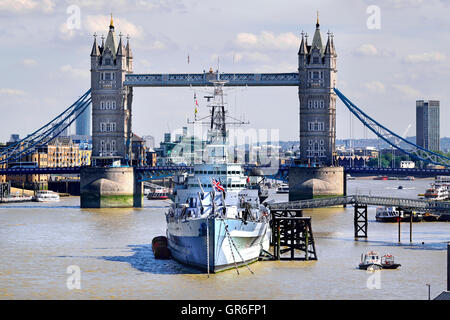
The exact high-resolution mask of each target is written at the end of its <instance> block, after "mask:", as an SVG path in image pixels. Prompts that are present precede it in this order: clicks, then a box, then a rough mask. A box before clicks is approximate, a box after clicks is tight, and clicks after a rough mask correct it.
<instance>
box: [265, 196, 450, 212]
mask: <svg viewBox="0 0 450 320" xmlns="http://www.w3.org/2000/svg"><path fill="white" fill-rule="evenodd" d="M268 205H269V207H270V209H272V210H292V209H311V208H325V207H332V206H341V205H363V206H388V207H391V206H392V207H400V208H402V209H407V210H415V211H419V212H430V213H436V214H450V202H448V201H446V202H442V201H432V200H420V199H404V198H389V197H376V196H367V195H350V196H343V197H330V198H320V199H311V200H299V201H290V202H280V203H271V204H268Z"/></svg>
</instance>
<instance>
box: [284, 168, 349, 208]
mask: <svg viewBox="0 0 450 320" xmlns="http://www.w3.org/2000/svg"><path fill="white" fill-rule="evenodd" d="M344 178H345V177H344V168H343V167H290V168H289V201H297V200H306V199H316V198H324V197H340V196H343V195H344V194H345V193H346V192H345V180H344Z"/></svg>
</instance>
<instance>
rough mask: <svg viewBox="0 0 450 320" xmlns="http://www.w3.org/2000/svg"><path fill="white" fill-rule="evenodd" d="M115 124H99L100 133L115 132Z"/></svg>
mask: <svg viewBox="0 0 450 320" xmlns="http://www.w3.org/2000/svg"><path fill="white" fill-rule="evenodd" d="M116 127H117V126H116V123H115V122H101V123H100V132H115V131H116Z"/></svg>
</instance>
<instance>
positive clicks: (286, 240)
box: [263, 209, 317, 261]
mask: <svg viewBox="0 0 450 320" xmlns="http://www.w3.org/2000/svg"><path fill="white" fill-rule="evenodd" d="M271 227H272V238H271V245H272V246H273V254H271V253H268V252H265V253H266V255H265V256H264V258H263V260H300V261H307V260H317V254H316V247H315V243H314V237H313V232H312V228H311V217H303V215H302V210H298V209H290V210H272V220H271ZM286 253H289V254H286Z"/></svg>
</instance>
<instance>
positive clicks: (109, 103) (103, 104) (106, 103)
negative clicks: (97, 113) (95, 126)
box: [100, 100, 116, 110]
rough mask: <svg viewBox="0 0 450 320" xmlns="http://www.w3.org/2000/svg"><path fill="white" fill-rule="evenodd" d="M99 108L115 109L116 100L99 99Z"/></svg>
mask: <svg viewBox="0 0 450 320" xmlns="http://www.w3.org/2000/svg"><path fill="white" fill-rule="evenodd" d="M100 109H101V110H110V109H111V110H115V109H116V101H114V100H102V101H100Z"/></svg>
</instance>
